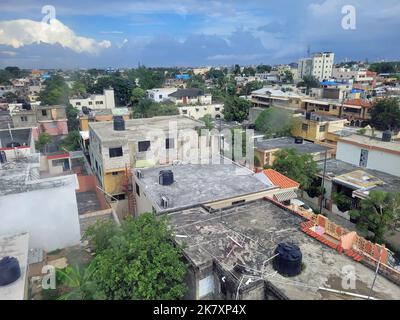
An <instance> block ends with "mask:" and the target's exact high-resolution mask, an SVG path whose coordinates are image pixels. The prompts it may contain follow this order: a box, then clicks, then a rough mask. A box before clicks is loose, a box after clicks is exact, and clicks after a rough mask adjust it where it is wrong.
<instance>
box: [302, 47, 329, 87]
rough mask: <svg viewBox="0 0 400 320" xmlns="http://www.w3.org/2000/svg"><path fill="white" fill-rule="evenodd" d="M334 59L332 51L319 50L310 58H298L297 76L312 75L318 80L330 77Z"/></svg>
mask: <svg viewBox="0 0 400 320" xmlns="http://www.w3.org/2000/svg"><path fill="white" fill-rule="evenodd" d="M334 59H335V54H334V53H333V52H319V53H315V54H314V55H313V56H312V57H311V58H303V59H300V60H299V62H298V69H297V70H298V74H299V77H300V78H304V77H305V76H311V75H312V76H314V77H315V78H317V79H318V80H320V81H322V80H326V79H329V78H331V76H332V69H333V63H334Z"/></svg>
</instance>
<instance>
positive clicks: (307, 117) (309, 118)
mask: <svg viewBox="0 0 400 320" xmlns="http://www.w3.org/2000/svg"><path fill="white" fill-rule="evenodd" d="M306 119H307V120H311V112H306Z"/></svg>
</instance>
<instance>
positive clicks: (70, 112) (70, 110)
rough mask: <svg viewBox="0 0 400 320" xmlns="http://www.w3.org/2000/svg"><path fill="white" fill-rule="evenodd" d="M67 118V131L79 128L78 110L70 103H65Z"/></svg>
mask: <svg viewBox="0 0 400 320" xmlns="http://www.w3.org/2000/svg"><path fill="white" fill-rule="evenodd" d="M66 114H67V120H68V131H75V130H78V129H79V119H78V114H79V110H78V109H76V108H74V107H73V106H72V105H71V104H70V103H68V104H67V108H66Z"/></svg>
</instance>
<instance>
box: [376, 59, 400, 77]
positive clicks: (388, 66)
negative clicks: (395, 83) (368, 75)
mask: <svg viewBox="0 0 400 320" xmlns="http://www.w3.org/2000/svg"><path fill="white" fill-rule="evenodd" d="M369 70H370V71H374V72H377V73H378V74H379V73H396V72H400V61H393V62H377V63H373V64H371V65H370V66H369Z"/></svg>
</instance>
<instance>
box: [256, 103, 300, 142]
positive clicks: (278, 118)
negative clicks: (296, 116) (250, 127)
mask: <svg viewBox="0 0 400 320" xmlns="http://www.w3.org/2000/svg"><path fill="white" fill-rule="evenodd" d="M292 122H293V117H292V115H291V114H290V113H289V112H288V111H286V110H283V109H280V108H273V107H271V108H268V109H265V110H264V111H263V112H261V113H260V115H259V116H258V117H257V119H256V121H255V126H256V130H257V131H260V132H262V133H264V135H265V137H266V138H273V137H284V136H287V135H289V134H290V129H291V126H292Z"/></svg>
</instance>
